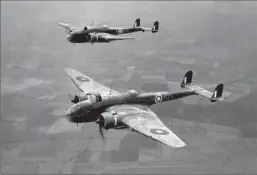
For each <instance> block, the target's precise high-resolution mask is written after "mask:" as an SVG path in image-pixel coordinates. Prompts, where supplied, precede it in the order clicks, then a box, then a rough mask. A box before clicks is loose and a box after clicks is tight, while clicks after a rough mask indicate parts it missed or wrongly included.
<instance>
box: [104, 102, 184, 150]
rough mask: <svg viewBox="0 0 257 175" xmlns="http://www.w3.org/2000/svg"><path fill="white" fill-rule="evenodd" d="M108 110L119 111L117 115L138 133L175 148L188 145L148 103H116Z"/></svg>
mask: <svg viewBox="0 0 257 175" xmlns="http://www.w3.org/2000/svg"><path fill="white" fill-rule="evenodd" d="M108 110H109V111H115V112H117V115H118V116H119V115H120V117H121V118H122V119H121V122H122V123H123V124H125V125H127V126H128V127H129V128H131V129H133V130H134V131H136V132H138V133H141V134H143V135H145V136H147V137H150V138H152V139H154V140H157V141H159V142H161V143H164V144H165V145H168V146H171V147H173V148H180V147H184V146H186V144H185V143H184V142H183V141H182V140H181V139H180V138H179V137H178V136H176V134H174V133H173V132H172V131H171V130H170V129H169V128H167V127H166V126H165V125H164V124H163V123H162V121H161V120H160V119H159V118H158V117H157V115H156V114H155V113H154V112H153V111H152V110H151V109H150V108H149V107H148V106H146V105H136V104H129V105H116V106H112V107H110V108H109V109H108Z"/></svg>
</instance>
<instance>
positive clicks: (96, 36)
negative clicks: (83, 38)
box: [88, 33, 99, 43]
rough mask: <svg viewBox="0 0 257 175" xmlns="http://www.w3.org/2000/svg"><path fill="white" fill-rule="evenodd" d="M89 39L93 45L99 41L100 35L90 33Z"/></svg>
mask: <svg viewBox="0 0 257 175" xmlns="http://www.w3.org/2000/svg"><path fill="white" fill-rule="evenodd" d="M88 39H89V41H90V42H91V43H94V42H96V41H98V40H99V36H98V34H95V33H89V34H88Z"/></svg>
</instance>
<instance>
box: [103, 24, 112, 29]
mask: <svg viewBox="0 0 257 175" xmlns="http://www.w3.org/2000/svg"><path fill="white" fill-rule="evenodd" d="M102 27H103V28H110V27H109V26H108V25H106V24H103V25H102Z"/></svg>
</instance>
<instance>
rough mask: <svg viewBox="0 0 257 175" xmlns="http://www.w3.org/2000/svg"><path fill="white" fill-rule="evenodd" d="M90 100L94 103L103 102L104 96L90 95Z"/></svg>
mask: <svg viewBox="0 0 257 175" xmlns="http://www.w3.org/2000/svg"><path fill="white" fill-rule="evenodd" d="M90 99H91V101H92V102H102V100H103V99H102V96H101V94H99V93H93V94H90Z"/></svg>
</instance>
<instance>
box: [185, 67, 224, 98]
mask: <svg viewBox="0 0 257 175" xmlns="http://www.w3.org/2000/svg"><path fill="white" fill-rule="evenodd" d="M192 78H193V71H191V70H190V71H188V72H187V73H186V74H185V76H184V78H183V80H182V82H181V87H182V88H186V89H188V90H189V91H192V92H194V93H195V94H196V95H201V96H203V97H206V98H208V99H210V101H211V102H217V101H222V100H224V97H222V92H223V87H224V85H223V84H219V85H218V86H216V88H215V90H214V92H213V93H212V92H211V91H209V90H206V89H204V88H202V87H199V86H196V85H192Z"/></svg>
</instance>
